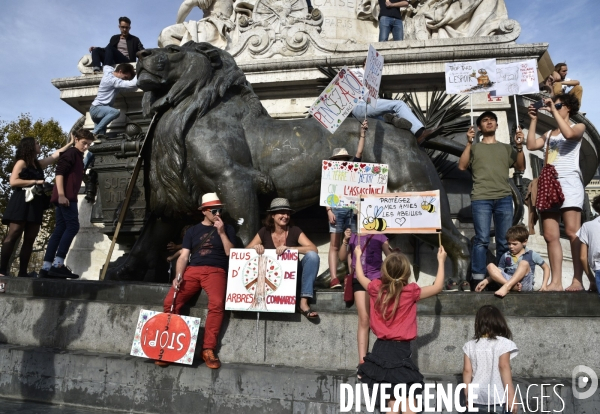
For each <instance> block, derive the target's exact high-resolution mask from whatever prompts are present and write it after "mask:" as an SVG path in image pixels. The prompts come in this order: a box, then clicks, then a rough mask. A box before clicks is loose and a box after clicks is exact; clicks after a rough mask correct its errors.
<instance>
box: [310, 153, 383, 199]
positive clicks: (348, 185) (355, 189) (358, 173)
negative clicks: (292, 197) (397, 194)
mask: <svg viewBox="0 0 600 414" xmlns="http://www.w3.org/2000/svg"><path fill="white" fill-rule="evenodd" d="M387 180H388V165H387V164H372V163H367V162H358V161H332V160H324V161H323V163H322V166H321V196H320V203H319V204H320V205H322V206H327V207H336V208H356V207H357V204H358V196H360V195H361V194H383V193H385V192H386V191H387Z"/></svg>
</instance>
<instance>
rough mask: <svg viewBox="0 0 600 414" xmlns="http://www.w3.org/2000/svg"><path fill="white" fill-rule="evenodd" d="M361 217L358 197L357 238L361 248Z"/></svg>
mask: <svg viewBox="0 0 600 414" xmlns="http://www.w3.org/2000/svg"><path fill="white" fill-rule="evenodd" d="M360 216H361V210H360V196H358V214H357V215H356V238H357V240H358V245H359V246H360V223H361V221H360ZM363 253H364V252H363ZM352 254H354V252H352Z"/></svg>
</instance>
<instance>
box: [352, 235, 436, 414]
mask: <svg viewBox="0 0 600 414" xmlns="http://www.w3.org/2000/svg"><path fill="white" fill-rule="evenodd" d="M354 255H355V256H356V278H357V279H358V281H359V283H360V284H361V285H362V286H363V287H364V288H365V289H366V290H367V293H368V295H369V297H370V299H371V304H370V316H369V320H370V325H371V330H372V331H373V333H374V334H375V335H376V336H377V341H375V344H373V350H372V351H371V352H370V353H368V354H367V355H366V356H365V358H364V361H365V362H364V363H363V364H361V365H359V367H358V378H359V379H360V380H361V382H363V383H366V384H368V386H369V388H371V389H372V387H373V385H374V384H376V383H379V384H390V385H391V387H392V388H391V389H392V390H393V389H394V387H395V386H396V385H398V384H406V390H407V393H408V390H409V389H410V386H411V385H412V384H423V375H421V373H420V372H419V368H417V366H416V365H415V363H414V362H413V361H412V360H411V359H410V356H411V350H410V341H412V340H413V339H415V338H416V337H417V301H418V300H420V299H424V298H428V297H430V296H434V295H437V294H438V293H440V292H441V291H442V288H443V286H444V262H445V261H446V251H445V250H444V248H443V247H441V246H440V248H439V250H438V254H437V258H438V271H437V276H436V278H435V282H434V284H433V286H426V287H423V288H420V287H419V285H417V284H416V283H408V279H409V277H410V273H411V270H410V262H409V260H408V258H407V257H406V256H405V255H404V254H402V253H392V254H390V255H389V256H387V257H386V259H385V261H384V262H383V265H382V266H381V278H380V279H375V280H370V279H369V278H367V277H366V276H365V274H364V271H363V267H362V263H361V255H362V250H361V247H360V245H359V246H356V249H355V250H354ZM395 403H396V401H395V400H390V401H389V402H388V406H389V407H390V408H392V412H393V413H399V412H400V411H399V410H398V407H397V406H396V407H394V405H395ZM412 405H413V406H414V402H413V403H412ZM404 413H405V414H413V413H414V411H411V410H410V404H409V405H408V407H407V410H406V411H404Z"/></svg>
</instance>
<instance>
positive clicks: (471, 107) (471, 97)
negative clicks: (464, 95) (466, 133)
mask: <svg viewBox="0 0 600 414" xmlns="http://www.w3.org/2000/svg"><path fill="white" fill-rule="evenodd" d="M471 126H473V94H471Z"/></svg>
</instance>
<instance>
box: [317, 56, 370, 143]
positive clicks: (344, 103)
mask: <svg viewBox="0 0 600 414" xmlns="http://www.w3.org/2000/svg"><path fill="white" fill-rule="evenodd" d="M363 92H364V88H363V84H362V83H361V82H360V80H359V79H358V78H357V77H356V75H355V74H353V73H352V72H351V71H349V70H348V67H347V66H344V68H343V69H342V70H340V71H339V73H338V74H337V75H336V76H335V78H333V80H332V81H331V83H330V84H329V85H328V86H327V87H326V88H325V90H324V91H323V92H322V93H321V95H320V96H319V97H318V98H317V100H316V102H315V103H314V104H312V106H311V107H310V109H309V112H310V114H311V115H312V116H313V117H314V118H315V119H316V120H317V121H319V123H320V124H321V125H323V126H324V127H325V128H326V129H327V130H328V131H329V132H331V133H332V134H333V133H334V132H335V131H336V130H337V129H338V128H339V126H340V125H342V122H344V119H346V117H347V116H348V115H350V112H352V110H353V109H354V107H355V106H356V105H358V102H359V99H360V98H362V96H363Z"/></svg>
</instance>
